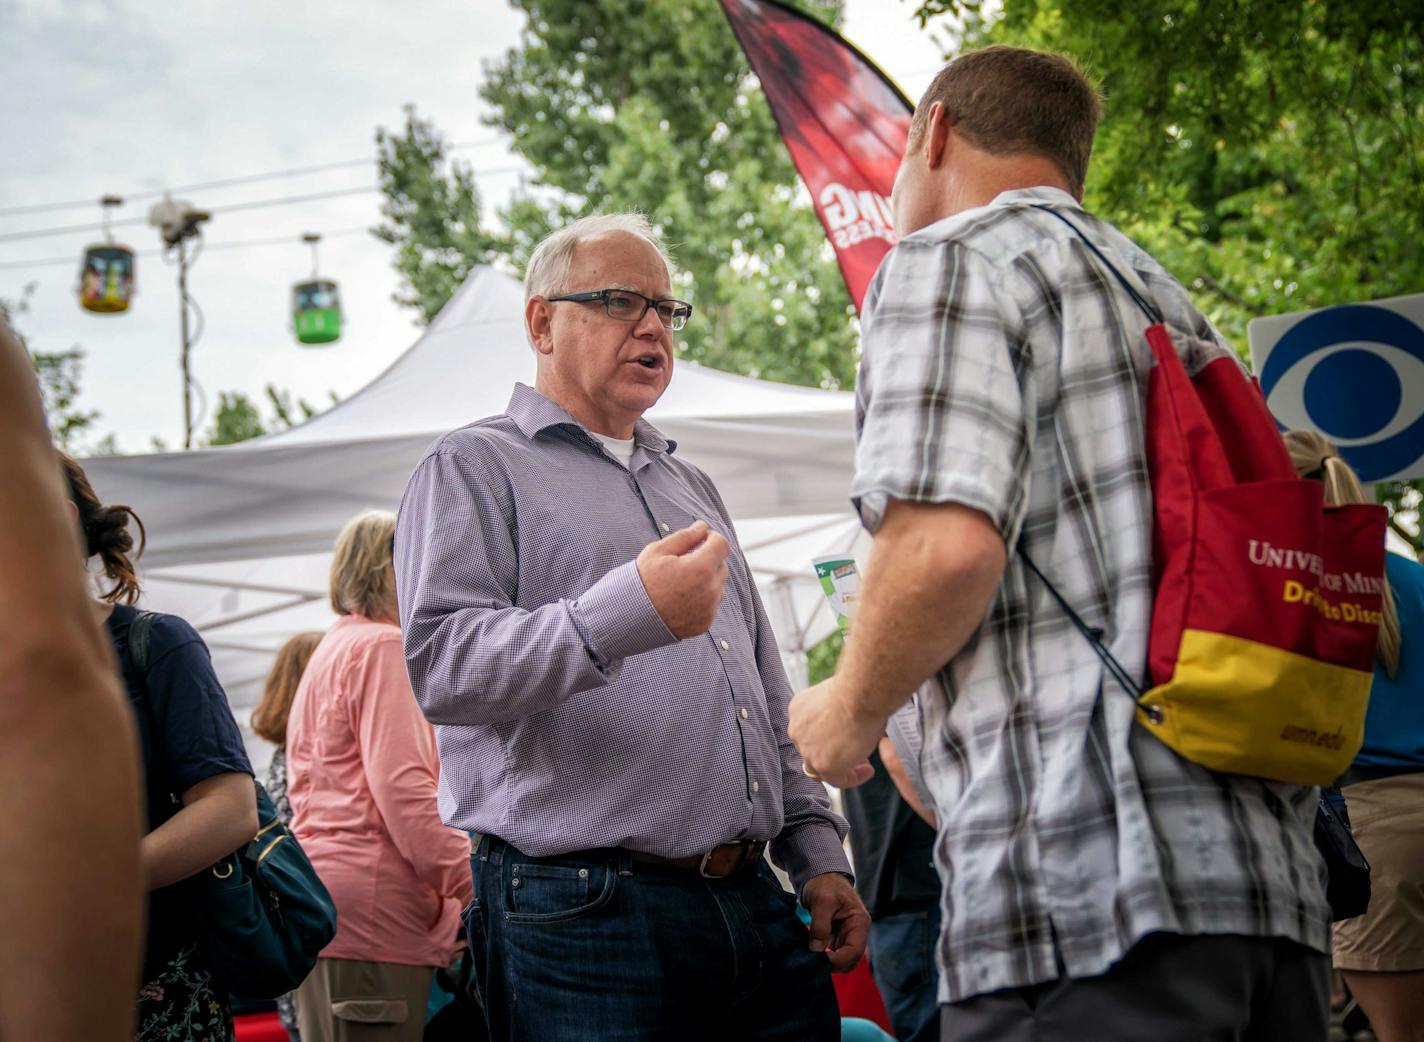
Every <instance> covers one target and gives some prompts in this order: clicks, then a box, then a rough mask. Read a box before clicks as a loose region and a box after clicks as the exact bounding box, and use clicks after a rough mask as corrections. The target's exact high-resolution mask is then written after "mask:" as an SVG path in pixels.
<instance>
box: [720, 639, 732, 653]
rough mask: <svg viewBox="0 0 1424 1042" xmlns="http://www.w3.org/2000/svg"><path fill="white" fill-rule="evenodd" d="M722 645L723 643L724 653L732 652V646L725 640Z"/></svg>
mask: <svg viewBox="0 0 1424 1042" xmlns="http://www.w3.org/2000/svg"><path fill="white" fill-rule="evenodd" d="M721 643H722V650H723V651H730V650H731V648H732V645H730V644H728V643H727V642H726V641H725V640H724V641H722V642H721Z"/></svg>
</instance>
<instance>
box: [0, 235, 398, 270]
mask: <svg viewBox="0 0 1424 1042" xmlns="http://www.w3.org/2000/svg"><path fill="white" fill-rule="evenodd" d="M370 230H371V228H370V226H369V225H364V224H363V225H361V226H359V227H355V228H342V229H339V230H338V231H334V232H322V233H321V237H322V238H323V239H340V238H343V237H345V236H348V235H360V234H362V233H365V232H369V231H370ZM300 242H301V236H300V235H299V234H297V233H295V232H294V233H292V234H289V235H273V236H269V237H267V238H262V239H234V240H233V241H231V242H214V243H208V244H206V245H204V247H203V250H204V252H206V251H208V250H241V249H250V248H252V247H258V246H290V245H293V244H295V243H300ZM167 252H168V251H167V250H164V249H152V250H135V251H134V254H135V256H138V257H159V256H162V255H164V254H165V253H167ZM75 262H76V259H75V257H74V256H73V255H70V256H68V257H43V258H39V259H36V260H21V261H3V262H0V271H10V270H13V269H16V268H47V267H54V266H57V265H60V264H67V265H73V264H74V263H75Z"/></svg>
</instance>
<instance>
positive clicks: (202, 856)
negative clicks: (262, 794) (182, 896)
mask: <svg viewBox="0 0 1424 1042" xmlns="http://www.w3.org/2000/svg"><path fill="white" fill-rule="evenodd" d="M182 799H183V809H182V810H180V811H179V812H178V813H177V814H175V815H173V817H171V818H169V819H168V820H167V821H165V822H164V823H163V824H162V825H160V826H158V828H156V829H154V830H153V831H152V832H150V833H149V834H148V835H147V836H145V837H144V838H143V871H144V878H145V879H146V880H147V882H148V889H150V890H157V889H159V888H160V887H165V886H171V885H172V884H173V883H176V882H178V881H179V880H182V879H187V878H188V877H189V876H191V875H194V874H196V873H198V872H201V871H202V870H203V869H205V868H207V867H208V866H209V865H211V864H212V863H213V862H215V861H217V860H218V858H222V857H226V856H227V855H228V854H231V853H232V852H233V851H234V850H236V849H237V848H238V847H240V846H242V845H243V844H244V843H246V842H247V841H248V840H250V839H251V838H252V837H253V836H254V835H255V834H256V832H257V798H256V796H255V794H254V791H253V787H252V775H250V774H239V773H233V774H218V775H214V776H213V777H211V778H208V779H206V780H205V781H201V782H199V783H198V784H197V785H194V786H193V787H192V788H191V789H188V790H187V791H185V792H184V793H183V797H182Z"/></svg>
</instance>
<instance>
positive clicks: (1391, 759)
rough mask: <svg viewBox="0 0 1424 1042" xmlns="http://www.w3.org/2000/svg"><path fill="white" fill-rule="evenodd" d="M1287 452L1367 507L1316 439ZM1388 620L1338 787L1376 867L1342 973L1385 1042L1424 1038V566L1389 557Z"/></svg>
mask: <svg viewBox="0 0 1424 1042" xmlns="http://www.w3.org/2000/svg"><path fill="white" fill-rule="evenodd" d="M1285 439H1286V448H1288V449H1289V450H1290V454H1291V459H1292V460H1293V461H1294V463H1295V468H1296V471H1297V472H1298V473H1299V474H1300V475H1301V477H1306V478H1313V479H1315V480H1317V481H1320V482H1321V483H1322V484H1323V485H1324V486H1325V502H1326V503H1327V504H1332V505H1334V504H1341V503H1369V502H1372V501H1373V499H1372V497H1370V496H1367V495H1366V494H1365V490H1364V489H1363V488H1362V487H1361V486H1360V480H1359V478H1357V477H1356V476H1355V472H1354V471H1353V470H1351V469H1350V466H1349V464H1347V463H1346V462H1345V461H1344V460H1343V459H1341V458H1340V456H1339V454H1338V453H1337V452H1336V450H1335V446H1334V445H1332V444H1331V443H1330V442H1328V441H1326V440H1325V439H1324V438H1322V437H1321V436H1320V435H1318V434H1315V433H1313V432H1311V431H1290V432H1289V433H1287V434H1286V436H1285ZM1385 577H1386V580H1387V581H1386V584H1385V591H1384V611H1383V612H1382V613H1381V615H1382V616H1383V620H1382V622H1381V623H1380V632H1379V643H1378V645H1377V647H1376V653H1375V658H1376V665H1375V679H1374V684H1373V685H1372V686H1371V687H1370V704H1369V709H1368V710H1367V712H1366V715H1365V743H1364V745H1363V747H1362V748H1361V749H1360V752H1359V754H1358V755H1357V756H1356V757H1355V761H1354V763H1352V764H1351V765H1350V769H1349V770H1348V771H1347V772H1346V773H1345V777H1344V778H1342V779H1341V781H1340V786H1341V790H1342V791H1343V792H1344V794H1345V803H1346V806H1347V807H1348V808H1349V812H1350V822H1351V826H1352V827H1353V829H1354V833H1355V841H1356V842H1357V843H1359V845H1360V849H1361V850H1362V851H1363V852H1364V854H1365V857H1366V858H1367V859H1368V860H1369V862H1370V907H1369V910H1368V911H1367V912H1365V914H1364V915H1361V916H1357V917H1355V918H1353V919H1346V920H1344V921H1342V922H1339V923H1336V924H1335V950H1334V955H1333V958H1334V963H1335V968H1336V969H1338V970H1340V971H1341V972H1342V973H1343V974H1344V976H1345V983H1346V984H1348V985H1349V986H1350V991H1351V993H1353V994H1354V996H1355V999H1356V1000H1357V1001H1358V1002H1359V1004H1360V1008H1361V1009H1363V1010H1364V1011H1365V1015H1366V1016H1368V1017H1369V1018H1370V1026H1371V1028H1373V1029H1374V1032H1375V1035H1376V1036H1377V1037H1378V1038H1379V1039H1380V1042H1405V1040H1409V1042H1418V1040H1421V1039H1424V645H1421V644H1419V643H1418V642H1419V641H1421V640H1424V566H1421V565H1419V564H1418V563H1417V562H1415V561H1411V560H1409V559H1408V558H1406V557H1401V556H1400V555H1398V554H1386V555H1385Z"/></svg>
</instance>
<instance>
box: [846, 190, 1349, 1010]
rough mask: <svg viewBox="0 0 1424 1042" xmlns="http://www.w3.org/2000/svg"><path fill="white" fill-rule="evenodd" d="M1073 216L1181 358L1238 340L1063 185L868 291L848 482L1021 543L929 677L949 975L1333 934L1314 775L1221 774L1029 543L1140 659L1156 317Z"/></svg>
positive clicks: (917, 246) (1191, 362)
mask: <svg viewBox="0 0 1424 1042" xmlns="http://www.w3.org/2000/svg"><path fill="white" fill-rule="evenodd" d="M1034 203H1038V204H1045V205H1049V206H1052V207H1053V208H1054V209H1055V210H1057V211H1058V212H1060V213H1063V214H1065V215H1067V216H1068V217H1069V219H1070V220H1072V221H1073V222H1074V223H1075V224H1076V225H1077V226H1078V227H1079V228H1081V229H1083V230H1084V231H1085V232H1086V233H1087V234H1088V235H1089V236H1091V237H1092V239H1093V240H1094V242H1095V243H1096V244H1098V245H1099V247H1100V248H1101V249H1103V250H1104V252H1105V253H1106V254H1107V256H1108V257H1110V258H1112V259H1113V262H1114V264H1116V265H1118V266H1119V268H1120V269H1121V270H1124V271H1125V272H1127V273H1128V277H1129V278H1133V277H1134V275H1133V274H1132V273H1134V272H1135V281H1136V282H1137V284H1138V285H1139V286H1142V285H1145V287H1146V289H1147V292H1148V293H1149V295H1150V296H1151V297H1152V298H1154V299H1155V301H1156V303H1157V304H1158V306H1159V307H1160V308H1161V309H1162V311H1163V312H1164V314H1165V315H1166V321H1167V324H1168V327H1169V329H1170V330H1171V331H1172V334H1173V337H1174V339H1175V340H1176V341H1177V343H1178V349H1179V351H1181V352H1182V354H1183V357H1184V360H1185V361H1186V362H1187V364H1188V368H1189V369H1193V368H1195V366H1196V365H1198V364H1200V363H1201V361H1203V360H1205V359H1206V358H1209V357H1212V356H1219V355H1220V354H1221V353H1222V352H1223V351H1224V350H1226V348H1225V347H1224V346H1223V345H1222V343H1221V341H1220V339H1219V338H1218V336H1217V334H1216V332H1215V330H1214V329H1212V327H1211V325H1210V323H1209V322H1207V320H1206V319H1205V318H1203V317H1202V316H1201V315H1200V314H1199V313H1198V312H1197V311H1196V310H1195V309H1194V308H1193V307H1192V305H1191V303H1190V301H1189V300H1188V298H1187V294H1186V292H1185V290H1184V289H1183V288H1182V287H1181V286H1180V285H1179V284H1178V283H1177V282H1176V281H1175V280H1174V279H1172V278H1171V276H1169V275H1168V274H1167V273H1166V272H1165V271H1164V270H1163V269H1162V268H1161V267H1160V266H1159V265H1158V264H1157V263H1156V262H1154V261H1153V260H1152V259H1151V258H1150V257H1148V256H1147V255H1146V254H1145V253H1143V252H1142V251H1141V250H1140V249H1138V248H1137V247H1135V246H1134V245H1133V244H1132V243H1131V242H1130V241H1128V240H1127V239H1126V238H1125V237H1123V236H1122V235H1121V234H1119V233H1118V232H1117V231H1115V230H1114V229H1112V228H1111V227H1109V226H1108V225H1106V224H1104V223H1103V222H1101V221H1098V220H1096V219H1095V218H1093V217H1091V216H1089V215H1088V214H1086V213H1084V212H1083V211H1082V209H1081V208H1080V207H1079V206H1078V204H1077V203H1076V202H1075V201H1074V200H1073V199H1072V198H1071V197H1070V196H1069V195H1067V194H1066V193H1064V192H1061V191H1058V190H1056V189H1050V188H1036V189H1030V190H1021V191H1013V192H1005V193H1003V194H1001V195H1000V196H999V197H998V198H996V199H995V200H994V201H993V202H992V203H991V204H989V205H988V206H985V207H981V208H978V209H975V210H971V211H968V212H965V213H962V214H959V215H957V216H955V217H951V218H948V219H946V220H944V221H940V222H938V223H936V224H933V225H931V226H929V227H927V228H924V229H922V230H920V231H918V232H916V233H915V234H913V235H910V236H908V237H906V238H905V239H903V240H901V242H900V244H899V245H898V246H897V247H896V248H895V249H894V250H893V251H892V252H891V253H890V254H889V256H887V257H886V259H885V262H884V263H883V264H882V265H881V267H880V271H879V273H878V274H877V275H876V277H875V281H874V282H873V283H872V285H871V287H870V290H869V293H868V295H867V297H866V308H865V318H864V359H863V362H862V365H861V371H860V381H859V388H858V398H859V405H858V409H857V428H858V448H857V456H856V477H855V483H854V486H853V496H854V497H855V499H856V502H857V505H858V506H859V508H860V510H861V515H862V518H863V520H864V522H865V524H866V526H867V528H869V529H870V530H871V531H874V530H875V528H876V527H877V526H878V525H879V522H880V519H881V517H882V515H883V512H884V509H885V504H886V500H887V498H893V499H898V500H909V501H918V502H933V503H941V502H954V503H961V504H964V505H967V506H970V507H973V508H975V509H977V510H980V511H983V513H984V514H986V515H987V516H988V517H989V518H990V519H991V520H992V521H993V523H994V524H995V525H996V526H997V527H998V529H999V532H1000V533H1001V534H1002V535H1003V537H1004V541H1005V543H1006V545H1007V546H1008V547H1009V549H1010V557H1009V563H1008V568H1007V571H1006V572H1005V575H1004V578H1003V582H1002V584H1001V586H1000V588H999V591H998V593H997V595H996V597H995V599H994V601H993V603H992V605H991V606H990V609H989V613H988V615H987V617H986V619H985V621H984V624H983V625H982V626H981V628H980V630H979V632H978V633H977V634H976V636H975V637H974V638H973V639H972V640H971V641H970V643H969V645H968V646H967V647H966V648H965V649H964V650H963V651H962V652H961V653H960V654H959V655H957V656H956V657H955V658H954V659H953V660H952V661H951V662H949V663H948V665H947V666H946V667H945V669H944V670H943V671H942V672H941V673H940V675H939V681H940V683H939V684H938V685H928V686H927V687H926V688H925V689H924V690H925V691H929V692H931V694H929V695H928V696H925V695H924V694H923V693H922V694H921V696H920V701H919V714H920V725H921V728H922V731H923V735H924V746H923V751H922V753H921V757H920V766H921V769H922V771H923V774H924V778H925V782H926V784H927V786H928V788H929V789H930V791H931V793H932V795H933V797H934V802H935V807H936V810H937V812H938V815H939V821H940V829H939V837H938V841H937V844H936V853H935V856H936V863H937V866H938V868H939V871H940V875H941V877H942V879H943V882H944V894H943V912H944V932H943V934H942V936H941V940H940V947H939V958H940V963H941V971H942V977H941V980H942V984H941V988H940V999H941V1001H945V1002H952V1001H957V1000H960V999H964V998H967V997H970V996H973V995H977V994H981V993H984V992H988V991H993V990H996V989H1000V988H1009V987H1021V986H1025V985H1029V984H1033V983H1038V982H1041V981H1047V980H1053V979H1056V978H1058V977H1060V976H1062V975H1064V974H1065V973H1066V974H1067V975H1068V976H1071V977H1087V976H1093V975H1096V974H1099V973H1102V972H1104V971H1105V970H1106V969H1107V968H1108V966H1109V965H1110V964H1112V963H1113V962H1115V961H1116V960H1118V959H1119V958H1121V957H1122V956H1123V954H1124V953H1125V952H1126V951H1127V950H1128V949H1129V948H1130V947H1131V946H1132V945H1133V944H1134V943H1135V942H1136V941H1137V940H1138V939H1139V938H1141V937H1142V936H1143V935H1145V934H1147V933H1150V932H1152V931H1157V930H1165V931H1173V932H1178V933H1187V934H1194V933H1229V934H1244V935H1256V936H1280V937H1288V938H1292V939H1294V940H1296V941H1299V942H1302V943H1304V944H1307V945H1310V946H1311V947H1313V948H1317V949H1319V950H1321V951H1327V950H1328V938H1329V910H1328V906H1327V905H1326V902H1325V896H1324V891H1323V887H1322V886H1321V880H1320V871H1321V868H1320V862H1319V859H1318V856H1317V854H1316V852H1315V849H1314V847H1313V845H1312V841H1311V828H1312V822H1313V815H1314V809H1315V790H1314V789H1311V788H1306V787H1301V786H1292V785H1285V784H1276V783H1270V782H1264V781H1258V780H1254V779H1249V778H1243V777H1239V776H1226V775H1219V774H1214V773H1212V772H1210V771H1207V770H1206V769H1204V768H1202V767H1199V766H1197V765H1195V764H1192V763H1190V762H1187V761H1185V760H1183V759H1181V758H1180V757H1178V756H1177V755H1176V754H1175V753H1174V752H1172V751H1171V750H1170V749H1168V748H1167V747H1166V746H1165V745H1163V744H1162V743H1160V742H1158V741H1157V739H1155V738H1154V737H1152V736H1151V735H1150V734H1148V733H1147V732H1146V731H1145V730H1144V729H1143V728H1141V727H1138V726H1136V725H1135V724H1134V718H1133V712H1134V707H1133V703H1132V701H1131V699H1130V698H1129V696H1128V695H1126V694H1125V693H1124V692H1123V691H1122V689H1121V688H1119V687H1118V686H1117V685H1116V684H1115V683H1114V682H1113V681H1112V680H1111V678H1110V677H1106V676H1105V675H1104V670H1103V667H1102V664H1101V663H1100V662H1099V660H1098V659H1097V657H1096V656H1095V655H1094V653H1093V651H1092V649H1091V648H1090V647H1089V645H1088V644H1087V642H1086V641H1085V640H1084V638H1083V637H1082V636H1081V635H1080V634H1079V633H1078V632H1077V631H1076V630H1075V629H1074V628H1073V626H1072V624H1071V623H1070V622H1069V621H1068V619H1067V617H1066V616H1065V614H1064V613H1063V612H1062V611H1061V610H1060V609H1059V608H1058V607H1057V606H1056V605H1055V604H1054V602H1053V601H1052V600H1051V599H1050V596H1049V594H1048V593H1047V591H1046V590H1045V588H1044V586H1043V584H1042V583H1041V582H1039V581H1038V580H1037V579H1036V578H1034V577H1033V576H1031V575H1030V574H1029V573H1028V572H1027V570H1026V569H1025V567H1024V564H1023V561H1022V560H1021V559H1020V558H1019V556H1018V555H1017V554H1016V553H1014V552H1013V551H1014V550H1015V549H1020V548H1021V549H1023V550H1024V551H1026V552H1027V553H1028V555H1029V556H1030V557H1031V558H1032V559H1033V561H1034V563H1035V564H1037V565H1038V566H1039V568H1041V569H1042V570H1043V571H1044V572H1045V573H1046V574H1047V575H1048V576H1049V577H1050V578H1051V579H1052V580H1053V582H1054V584H1055V585H1056V586H1057V587H1058V589H1059V591H1060V592H1061V593H1062V594H1063V596H1064V597H1065V598H1066V599H1067V601H1068V603H1069V604H1071V605H1073V606H1074V608H1075V609H1076V610H1077V611H1078V613H1079V614H1080V615H1082V616H1083V617H1084V618H1085V619H1086V621H1087V622H1088V623H1089V625H1093V626H1101V627H1103V629H1104V630H1105V632H1106V637H1105V641H1106V642H1107V643H1108V645H1109V646H1110V648H1111V649H1112V651H1113V653H1114V654H1115V655H1116V656H1117V658H1118V659H1119V660H1120V661H1121V662H1122V663H1123V664H1124V665H1125V666H1126V667H1127V669H1128V670H1129V671H1130V672H1131V673H1132V674H1133V675H1135V676H1143V675H1144V674H1145V660H1146V650H1147V635H1148V623H1149V620H1150V616H1151V611H1152V589H1151V551H1152V547H1151V525H1152V499H1151V488H1150V485H1149V482H1148V475H1147V463H1146V458H1145V449H1144V429H1143V424H1144V410H1145V402H1146V387H1147V374H1148V372H1149V368H1150V365H1151V354H1150V349H1149V348H1148V346H1147V342H1146V340H1145V339H1144V337H1143V335H1142V331H1143V330H1144V328H1145V327H1146V325H1147V324H1148V320H1147V319H1145V318H1144V317H1143V316H1142V314H1141V312H1139V311H1138V310H1137V308H1136V307H1135V306H1134V304H1133V302H1132V300H1131V298H1130V297H1129V296H1128V295H1127V294H1126V292H1125V291H1124V290H1123V289H1122V288H1121V287H1120V286H1119V285H1118V283H1117V282H1116V281H1115V280H1114V279H1113V277H1112V276H1111V274H1109V273H1108V272H1107V271H1106V270H1105V269H1104V268H1103V266H1102V264H1101V263H1100V262H1098V261H1097V260H1095V259H1094V257H1093V256H1092V254H1091V252H1090V251H1089V250H1088V248H1087V247H1086V246H1085V245H1084V244H1083V243H1082V242H1081V241H1080V240H1079V239H1078V238H1077V237H1076V236H1075V235H1074V233H1073V232H1072V231H1071V230H1070V229H1069V228H1068V227H1066V226H1065V225H1064V224H1063V223H1062V222H1060V221H1059V220H1058V219H1056V218H1055V217H1054V216H1052V215H1051V214H1048V213H1044V212H1042V211H1039V210H1035V209H1033V208H1032V204H1034Z"/></svg>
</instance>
